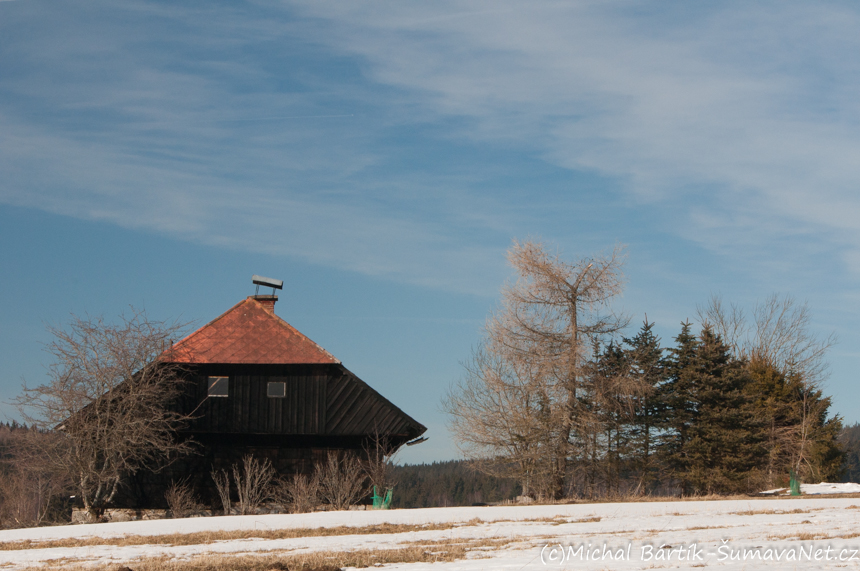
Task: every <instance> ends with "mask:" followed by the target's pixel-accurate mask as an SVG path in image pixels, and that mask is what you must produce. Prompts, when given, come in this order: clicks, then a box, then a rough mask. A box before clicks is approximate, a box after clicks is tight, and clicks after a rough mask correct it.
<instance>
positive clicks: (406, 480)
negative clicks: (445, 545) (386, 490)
mask: <svg viewBox="0 0 860 571" xmlns="http://www.w3.org/2000/svg"><path fill="white" fill-rule="evenodd" d="M839 443H840V444H841V445H842V449H843V450H844V451H845V460H844V463H843V465H842V478H841V481H842V482H857V483H860V423H858V424H853V425H851V426H847V427H845V428H844V429H843V430H842V432H841V433H840V435H839ZM394 476H395V478H396V482H397V483H396V485H395V487H394V494H393V497H392V502H391V505H392V507H394V508H433V507H447V506H471V505H475V504H483V503H487V504H490V503H496V502H502V501H505V500H512V499H514V498H516V497H517V496H518V495H520V494H521V492H522V490H521V488H520V485H519V484H518V483H517V482H516V481H514V480H513V479H510V478H496V477H493V476H488V475H486V474H483V473H481V472H477V471H475V470H472V469H471V468H470V467H469V464H468V462H466V461H464V460H451V461H448V462H433V463H432V464H405V465H402V466H396V467H395V468H394ZM810 483H812V482H810ZM815 483H817V482H815Z"/></svg>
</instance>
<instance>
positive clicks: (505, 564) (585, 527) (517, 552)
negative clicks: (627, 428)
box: [0, 484, 860, 571]
mask: <svg viewBox="0 0 860 571" xmlns="http://www.w3.org/2000/svg"><path fill="white" fill-rule="evenodd" d="M822 485H826V486H837V488H842V489H851V488H850V487H846V486H844V485H842V484H834V485H831V484H821V485H819V486H822ZM843 493H844V492H843ZM858 504H860V500H856V499H850V498H836V497H822V498H817V499H816V498H786V499H781V498H773V499H750V500H728V501H689V502H634V503H614V504H611V503H606V504H571V505H555V506H542V505H530V506H496V507H463V508H432V509H416V510H386V511H349V512H321V513H313V514H296V515H262V516H261V515H257V516H230V517H209V518H192V519H177V520H161V521H136V522H123V523H109V524H91V525H79V526H71V525H70V526H63V527H50V528H34V529H19V530H6V531H0V541H3V542H7V541H15V540H24V539H30V540H34V541H39V540H49V539H62V538H64V537H66V538H85V537H117V536H123V535H161V534H173V533H193V532H198V531H217V530H253V529H266V530H270V529H283V528H316V527H335V526H343V525H345V526H352V527H362V526H368V525H376V524H381V523H391V524H424V523H464V524H465V523H467V522H471V523H469V524H468V525H461V526H456V527H453V528H451V529H444V530H414V531H408V532H402V533H388V534H370V535H360V534H352V535H338V536H326V537H300V538H289V539H262V538H249V539H241V540H225V541H216V542H213V543H207V544H198V545H176V546H174V545H155V544H149V545H128V546H109V545H91V546H86V547H74V548H46V549H38V548H33V549H26V550H4V551H0V568H2V569H4V570H6V569H21V568H24V567H27V566H34V565H42V566H45V567H46V568H48V567H50V566H51V563H50V561H51V560H58V559H63V560H66V561H68V562H70V563H72V562H78V563H92V564H98V563H103V564H104V563H110V564H123V565H130V566H131V567H134V564H133V563H134V561H135V560H137V559H140V558H143V557H157V556H165V557H167V558H183V559H184V558H188V557H193V556H195V555H199V554H211V553H216V554H223V555H224V556H225V557H229V556H230V555H248V554H267V553H270V554H283V555H285V556H286V555H293V554H300V553H309V552H323V553H331V552H337V551H352V550H359V549H368V550H383V549H395V548H398V547H402V544H403V543H404V542H414V541H427V542H431V541H440V540H451V539H463V540H469V539H483V538H494V537H495V538H502V539H505V540H509V541H510V542H511V543H509V544H507V545H504V546H502V547H500V548H495V547H486V546H476V547H478V548H477V549H475V550H474V551H473V552H472V553H471V554H470V556H469V557H468V558H466V559H462V560H459V561H454V562H450V563H400V564H388V565H385V569H386V570H388V571H448V570H451V571H454V570H466V571H479V570H482V569H502V570H506V569H510V570H511V571H513V570H519V571H526V570H538V569H546V568H547V567H557V568H559V569H574V568H575V569H593V570H595V571H597V570H601V569H612V570H613V571H615V570H616V569H618V570H624V569H669V568H676V569H677V568H690V567H692V566H702V565H701V564H704V565H705V566H709V567H710V566H714V567H720V569H727V570H730V571H740V570H741V569H744V570H754V569H781V568H785V567H786V563H787V564H788V565H787V567H790V568H813V567H814V568H815V569H829V568H833V569H835V568H845V567H846V566H848V567H857V565H858V562H860V555H857V553H860V538H858V537H851V535H852V534H853V533H855V532H856V529H857V528H858V527H860V506H858ZM476 518H479V519H480V520H481V522H480V523H477V524H475V523H474V521H473V520H475V519H476ZM811 521H814V524H811V523H810V522H811ZM810 530H814V532H815V534H816V536H819V537H824V538H828V537H830V538H833V539H821V540H815V541H808V540H805V541H801V540H800V539H798V538H799V537H805V536H806V535H805V534H808V532H809V531H810ZM841 537H848V539H842V538H841ZM579 546H583V550H581V551H579V553H580V555H579V556H576V555H575V554H576V551H575V550H576V549H578V548H579ZM588 546H591V549H592V551H588V552H586V551H585V549H588ZM691 546H695V549H696V550H699V555H700V557H702V559H694V560H693V561H690V559H689V556H690V554H691V553H696V552H695V551H692V552H691V551H690V549H691ZM801 546H803V548H804V549H806V550H811V549H813V548H815V549H825V550H826V549H827V548H830V549H832V550H835V551H833V553H835V554H836V557H837V559H836V560H832V561H830V560H812V561H806V560H797V559H794V560H790V561H787V562H786V561H781V562H778V561H774V560H771V559H767V558H768V557H771V558H772V557H775V555H774V554H778V553H782V554H783V555H785V553H787V552H789V551H791V550H794V555H795V556H796V555H797V550H798V549H799V548H800V547H801ZM604 547H605V548H606V549H608V550H610V551H611V552H613V553H614V554H615V555H616V556H617V555H618V554H619V553H620V554H621V555H622V558H621V559H618V558H617V557H616V558H615V559H612V560H607V559H606V556H605V550H604V551H601V552H600V556H599V557H597V556H595V557H589V558H586V557H585V556H584V555H583V554H585V553H597V551H593V550H594V549H597V550H601V549H604ZM571 548H572V549H571ZM559 549H560V550H561V551H559ZM720 549H723V550H724V552H725V553H726V554H727V555H731V554H741V555H743V558H742V557H741V556H740V555H739V556H738V558H736V559H731V558H730V557H728V556H727V557H726V558H725V559H724V560H720V553H721V552H720ZM553 550H554V551H553ZM743 550H749V552H750V553H754V552H757V553H759V558H755V557H753V558H752V559H750V558H746V555H744V554H745V553H746V552H745V551H743ZM756 550H758V551H756ZM767 550H770V551H767ZM779 550H782V551H779ZM852 550H854V551H852ZM562 552H564V553H565V554H566V555H565V556H566V557H568V558H567V559H566V560H559V558H558V554H559V553H562ZM571 553H573V554H574V555H573V556H572V558H570V556H571ZM840 553H841V554H842V555H843V560H839V559H838V556H839V554H840ZM852 553H853V554H854V556H856V559H845V557H850V556H852ZM551 554H555V559H554V560H552V561H549V560H548V557H549V555H551ZM627 554H629V557H630V558H629V560H628V559H627ZM649 556H650V559H648V557H649ZM682 557H687V559H681V558H682ZM761 557H765V559H761ZM545 563H548V564H545Z"/></svg>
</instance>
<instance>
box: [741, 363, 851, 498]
mask: <svg viewBox="0 0 860 571" xmlns="http://www.w3.org/2000/svg"><path fill="white" fill-rule="evenodd" d="M747 369H748V371H749V373H750V378H751V383H750V384H749V385H748V387H747V393H748V395H749V396H750V397H751V398H752V400H753V403H754V406H755V408H756V414H757V416H758V417H759V418H760V419H762V421H763V423H764V424H765V433H766V439H767V440H766V441H767V446H766V448H767V464H766V466H765V470H766V474H767V478H768V483H767V485H768V486H784V485H787V481H788V474H789V472H790V471H791V470H794V471H795V472H796V473H797V474H798V475H800V476H801V479H802V480H804V481H809V482H818V481H835V480H837V479H838V478H839V476H840V470H841V466H842V460H843V452H842V450H841V448H840V446H839V444H838V442H837V439H838V437H839V434H840V432H841V430H842V421H841V420H840V419H839V417H833V418H828V415H827V413H828V410H829V408H830V403H831V401H830V397H825V396H824V394H823V392H822V391H821V390H820V389H818V388H815V387H810V386H808V385H807V384H806V383H804V382H803V379H802V378H801V376H800V375H798V374H793V373H789V374H788V375H786V374H784V373H782V372H781V371H780V370H779V368H778V367H776V365H774V364H773V363H772V362H770V361H768V360H766V359H763V358H759V357H754V358H753V359H752V360H751V361H750V363H749V365H748V366H747Z"/></svg>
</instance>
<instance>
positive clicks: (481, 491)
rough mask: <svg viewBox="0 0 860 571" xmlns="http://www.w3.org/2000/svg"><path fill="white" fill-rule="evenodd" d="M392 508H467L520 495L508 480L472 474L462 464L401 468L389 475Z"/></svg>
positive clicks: (472, 471) (444, 463)
mask: <svg viewBox="0 0 860 571" xmlns="http://www.w3.org/2000/svg"><path fill="white" fill-rule="evenodd" d="M392 475H393V477H394V481H395V482H396V484H395V486H394V494H393V495H392V501H391V507H393V508H435V507H448V506H471V505H475V504H489V503H496V502H501V501H504V500H511V499H514V498H516V497H517V496H518V495H520V493H521V489H520V485H519V484H518V483H517V482H516V481H514V480H513V479H511V478H497V477H495V476H489V475H487V474H484V473H481V472H477V471H475V470H472V469H471V468H470V467H469V465H468V463H467V462H466V461H464V460H451V461H448V462H433V463H432V464H405V465H403V466H395V468H394V472H393V474H392Z"/></svg>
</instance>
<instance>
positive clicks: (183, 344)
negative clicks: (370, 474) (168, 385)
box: [116, 295, 426, 507]
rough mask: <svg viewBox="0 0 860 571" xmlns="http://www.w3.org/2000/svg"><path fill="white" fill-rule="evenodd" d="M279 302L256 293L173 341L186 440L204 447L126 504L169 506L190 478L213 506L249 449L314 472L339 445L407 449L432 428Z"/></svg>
mask: <svg viewBox="0 0 860 571" xmlns="http://www.w3.org/2000/svg"><path fill="white" fill-rule="evenodd" d="M276 301H277V296H274V295H255V296H251V297H248V298H247V299H245V300H243V301H241V302H239V303H238V304H236V305H235V306H233V307H232V308H231V309H229V310H228V311H227V312H225V313H224V314H223V315H221V316H220V317H218V318H217V319H215V320H213V321H211V322H210V323H208V324H206V325H205V326H203V327H201V328H200V329H198V330H197V331H195V332H194V333H192V334H190V335H189V336H188V337H186V338H185V339H183V340H181V341H180V342H178V343H177V344H176V345H174V346H173V348H172V350H171V354H172V355H173V357H172V360H173V361H174V362H177V363H181V364H182V365H183V369H184V370H185V371H186V373H185V377H186V380H187V381H188V382H187V386H186V391H185V396H184V398H183V400H182V402H181V403H180V406H181V408H182V409H183V411H184V412H186V413H193V415H194V417H195V419H194V420H193V421H191V422H190V424H189V425H188V426H186V427H184V428H183V429H182V430H181V431H180V433H179V437H180V438H190V439H193V440H194V441H195V442H196V443H197V444H198V446H197V452H198V453H197V454H192V455H189V456H187V457H185V458H183V459H182V460H180V461H178V462H176V463H174V464H173V465H171V466H170V468H168V469H167V470H165V471H163V472H160V473H158V474H152V473H146V472H145V473H139V474H138V475H136V476H135V477H134V478H132V482H131V486H130V487H129V489H128V490H127V494H123V495H124V496H125V497H124V498H123V499H121V500H119V501H118V502H116V504H117V506H118V507H163V503H164V499H163V495H164V490H165V489H166V486H167V485H169V483H170V481H171V480H173V481H178V480H181V479H183V478H188V479H190V481H191V484H192V485H193V487H194V488H195V489H196V490H197V491H198V493H199V494H200V495H201V496H202V498H201V499H202V500H203V501H204V502H212V503H214V493H215V491H214V488H213V486H212V481H211V478H210V472H211V471H212V470H213V469H224V468H229V467H230V466H232V465H233V464H235V463H238V462H240V461H241V459H242V457H243V456H244V455H246V454H249V453H250V454H254V455H255V456H257V457H258V458H261V459H262V458H268V459H269V460H270V461H271V462H272V464H273V465H274V466H275V468H276V469H277V470H278V471H279V472H280V473H282V474H289V473H295V472H303V473H307V472H310V471H311V470H313V467H314V465H315V463H317V462H320V461H321V460H322V459H324V457H325V455H326V454H327V452H328V451H330V450H353V451H358V452H360V451H361V450H362V449H364V448H366V447H368V446H370V445H372V443H373V441H374V440H382V441H384V442H386V443H387V444H388V445H389V446H390V447H392V448H398V447H400V446H402V445H403V444H405V443H407V442H408V441H411V440H414V439H417V438H419V437H420V436H421V435H422V434H423V433H424V432H425V431H426V428H425V427H424V426H423V425H422V424H420V423H419V422H417V421H416V420H414V419H413V418H412V417H410V416H409V415H408V414H406V413H404V412H403V411H402V410H400V409H399V408H398V407H396V406H395V405H394V404H392V403H391V402H390V401H388V400H387V399H386V398H385V397H383V396H382V395H381V394H379V393H378V392H376V391H375V390H373V389H372V388H371V387H370V386H369V385H367V384H366V383H365V382H364V381H362V380H361V379H359V378H358V377H357V376H356V375H355V374H353V373H352V372H350V371H349V370H348V369H347V368H346V367H344V366H343V364H342V363H341V362H340V361H339V360H338V359H337V358H335V357H334V356H333V355H332V354H331V353H329V352H328V351H326V350H325V349H323V348H322V347H320V346H319V345H317V344H316V343H314V342H313V341H311V340H310V339H308V338H307V337H306V336H305V335H303V334H302V333H300V332H299V331H298V330H296V329H295V328H294V327H292V326H291V325H290V324H289V323H287V322H286V321H284V320H283V319H281V318H280V317H278V316H277V315H276V314H275V302H276Z"/></svg>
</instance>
